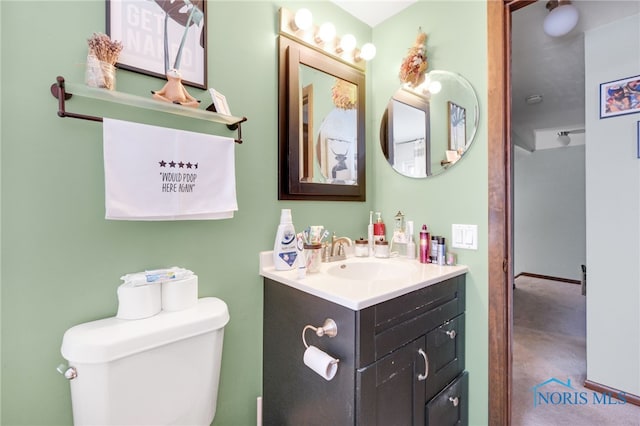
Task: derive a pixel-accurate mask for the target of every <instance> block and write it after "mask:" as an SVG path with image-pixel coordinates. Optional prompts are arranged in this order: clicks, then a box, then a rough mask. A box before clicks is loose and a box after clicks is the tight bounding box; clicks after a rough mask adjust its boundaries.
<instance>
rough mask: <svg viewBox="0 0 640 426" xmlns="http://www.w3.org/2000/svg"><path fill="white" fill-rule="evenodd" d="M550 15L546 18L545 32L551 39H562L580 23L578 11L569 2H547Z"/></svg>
mask: <svg viewBox="0 0 640 426" xmlns="http://www.w3.org/2000/svg"><path fill="white" fill-rule="evenodd" d="M546 7H547V9H549V14H548V15H547V16H546V17H545V18H544V23H543V28H544V32H545V33H547V35H549V36H551V37H561V36H563V35H565V34H567V33H568V32H569V31H571V30H572V29H573V28H574V27H575V26H576V24H577V23H578V9H577V8H576V7H575V6H574V5H572V4H571V1H569V0H550V1H548V2H547V6H546Z"/></svg>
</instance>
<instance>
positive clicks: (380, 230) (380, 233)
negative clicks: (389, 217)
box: [373, 212, 386, 241]
mask: <svg viewBox="0 0 640 426" xmlns="http://www.w3.org/2000/svg"><path fill="white" fill-rule="evenodd" d="M376 215H377V216H378V217H377V218H376V223H374V224H373V237H374V239H375V240H376V241H386V228H385V225H384V222H383V221H382V217H381V216H382V213H380V212H376Z"/></svg>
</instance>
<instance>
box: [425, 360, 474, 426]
mask: <svg viewBox="0 0 640 426" xmlns="http://www.w3.org/2000/svg"><path fill="white" fill-rule="evenodd" d="M467 424H469V375H468V373H467V372H464V373H463V374H462V375H461V376H460V377H458V378H457V379H456V380H454V381H453V382H452V383H451V384H449V386H447V387H446V388H444V390H442V392H440V393H439V394H438V395H436V396H435V397H434V398H433V399H432V400H431V401H429V403H428V404H427V423H426V425H427V426H466V425H467Z"/></svg>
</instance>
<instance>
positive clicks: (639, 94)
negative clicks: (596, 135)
mask: <svg viewBox="0 0 640 426" xmlns="http://www.w3.org/2000/svg"><path fill="white" fill-rule="evenodd" d="M637 112H640V75H636V76H634V77H628V78H623V79H621V80H614V81H607V82H606V83H601V84H600V118H609V117H615V116H617V115H625V114H634V113H637Z"/></svg>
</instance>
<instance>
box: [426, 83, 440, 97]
mask: <svg viewBox="0 0 640 426" xmlns="http://www.w3.org/2000/svg"><path fill="white" fill-rule="evenodd" d="M441 90H442V84H441V83H440V82H439V81H432V82H431V83H429V92H430V93H431V94H432V95H435V94H436V93H440V91H441Z"/></svg>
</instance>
